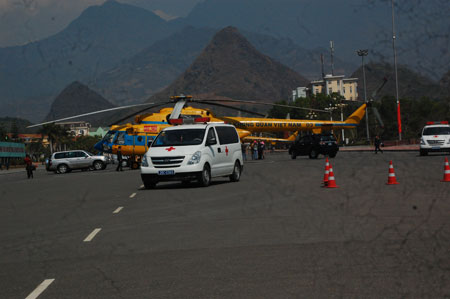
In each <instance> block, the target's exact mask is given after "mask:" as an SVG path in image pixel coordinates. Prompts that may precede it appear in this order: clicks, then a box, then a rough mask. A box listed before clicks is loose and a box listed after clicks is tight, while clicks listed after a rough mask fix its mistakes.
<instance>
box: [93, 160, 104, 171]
mask: <svg viewBox="0 0 450 299" xmlns="http://www.w3.org/2000/svg"><path fill="white" fill-rule="evenodd" d="M92 166H93V167H94V170H102V169H103V162H102V161H95V162H94V164H93V165H92Z"/></svg>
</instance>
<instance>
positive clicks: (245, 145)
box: [241, 143, 247, 161]
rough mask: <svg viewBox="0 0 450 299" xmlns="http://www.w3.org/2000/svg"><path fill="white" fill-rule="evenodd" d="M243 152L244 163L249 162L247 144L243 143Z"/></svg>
mask: <svg viewBox="0 0 450 299" xmlns="http://www.w3.org/2000/svg"><path fill="white" fill-rule="evenodd" d="M241 150H242V159H244V161H247V144H245V143H241Z"/></svg>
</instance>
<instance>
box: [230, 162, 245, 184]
mask: <svg viewBox="0 0 450 299" xmlns="http://www.w3.org/2000/svg"><path fill="white" fill-rule="evenodd" d="M241 171H242V169H241V164H239V161H236V162H235V163H234V168H233V173H232V174H231V175H230V181H232V182H239V180H240V179H241Z"/></svg>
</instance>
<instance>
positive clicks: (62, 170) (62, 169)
mask: <svg viewBox="0 0 450 299" xmlns="http://www.w3.org/2000/svg"><path fill="white" fill-rule="evenodd" d="M58 172H59V173H66V172H69V167H67V165H66V164H59V165H58Z"/></svg>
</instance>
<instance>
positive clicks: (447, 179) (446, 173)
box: [441, 157, 450, 182]
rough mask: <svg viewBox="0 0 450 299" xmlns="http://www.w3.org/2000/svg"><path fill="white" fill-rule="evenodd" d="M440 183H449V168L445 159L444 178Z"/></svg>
mask: <svg viewBox="0 0 450 299" xmlns="http://www.w3.org/2000/svg"><path fill="white" fill-rule="evenodd" d="M441 182H450V166H449V165H448V159H447V157H445V163H444V178H443V179H442V181H441Z"/></svg>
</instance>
